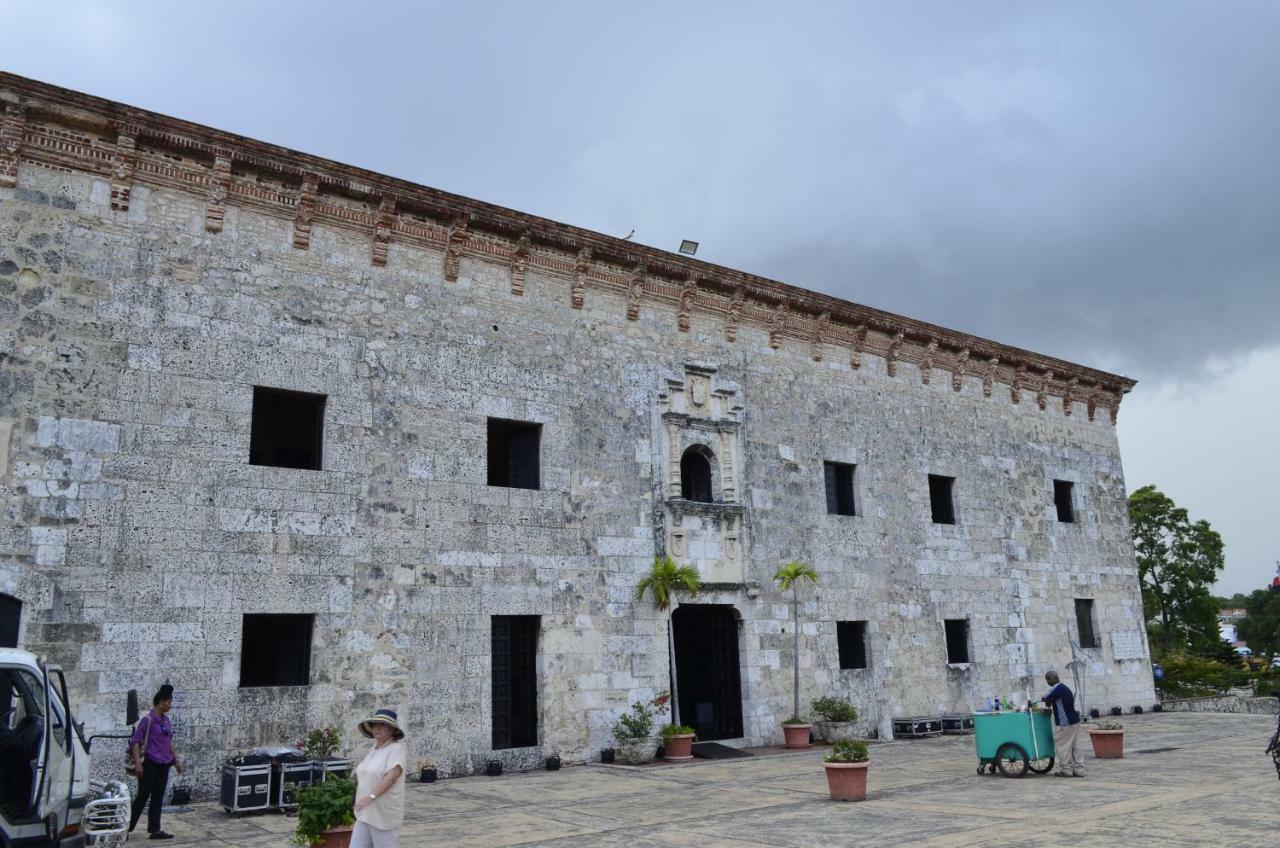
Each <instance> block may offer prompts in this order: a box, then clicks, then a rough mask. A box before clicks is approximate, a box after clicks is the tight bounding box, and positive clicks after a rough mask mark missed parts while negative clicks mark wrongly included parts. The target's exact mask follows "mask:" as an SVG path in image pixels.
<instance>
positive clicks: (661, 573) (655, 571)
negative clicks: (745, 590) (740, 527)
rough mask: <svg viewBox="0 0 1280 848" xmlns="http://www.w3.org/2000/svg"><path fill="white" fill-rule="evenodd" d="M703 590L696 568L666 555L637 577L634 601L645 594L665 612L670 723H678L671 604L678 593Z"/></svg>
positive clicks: (642, 598)
mask: <svg viewBox="0 0 1280 848" xmlns="http://www.w3.org/2000/svg"><path fill="white" fill-rule="evenodd" d="M701 588H702V579H701V578H700V577H698V569H696V568H694V567H693V566H692V565H676V563H675V560H673V559H671V557H669V556H660V557H654V558H653V566H652V567H651V568H650V569H649V573H648V574H646V575H645V576H644V577H642V578H640V582H639V583H637V584H636V600H637V601H642V600H644V596H645V595H646V594H648V595H649V596H650V597H652V598H653V605H654V606H655V607H657V608H658V609H659V611H662V612H666V613H667V657H668V660H669V662H670V663H671V691H672V693H673V694H674V695H675V697H674V698H672V708H671V720H672V722H673V723H675V724H679V723H680V692H679V691H678V690H677V689H676V643H675V637H674V634H672V632H671V603H672V601H674V600H675V597H676V594H677V593H679V592H688V593H689V594H690V595H696V594H698V590H699V589H701Z"/></svg>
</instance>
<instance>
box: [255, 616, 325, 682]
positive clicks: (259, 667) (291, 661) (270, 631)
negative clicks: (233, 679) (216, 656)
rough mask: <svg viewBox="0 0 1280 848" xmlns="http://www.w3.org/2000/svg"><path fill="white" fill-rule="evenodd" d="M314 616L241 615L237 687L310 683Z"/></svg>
mask: <svg viewBox="0 0 1280 848" xmlns="http://www.w3.org/2000/svg"><path fill="white" fill-rule="evenodd" d="M314 624H315V616H314V615H259V614H253V615H245V617H244V630H243V632H242V639H241V642H240V685H241V686H242V687H250V686H306V685H307V684H308V683H310V682H311V631H312V628H313V626H314Z"/></svg>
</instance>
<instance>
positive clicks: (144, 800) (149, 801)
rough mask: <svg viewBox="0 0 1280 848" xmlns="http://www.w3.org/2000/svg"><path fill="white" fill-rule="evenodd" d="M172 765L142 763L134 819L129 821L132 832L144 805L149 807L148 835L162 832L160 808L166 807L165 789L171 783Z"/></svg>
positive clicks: (146, 761)
mask: <svg viewBox="0 0 1280 848" xmlns="http://www.w3.org/2000/svg"><path fill="white" fill-rule="evenodd" d="M172 765H173V764H172V763H153V762H151V761H150V760H143V761H142V777H141V778H139V779H138V794H137V795H136V796H135V797H134V799H133V817H132V818H131V819H130V820H129V830H130V832H132V831H133V829H134V828H135V827H137V826H138V819H140V818H142V808H143V806H144V805H148V806H147V833H159V832H160V808H161V807H163V806H164V788H165V786H166V785H167V784H168V783H169V768H170V766H172Z"/></svg>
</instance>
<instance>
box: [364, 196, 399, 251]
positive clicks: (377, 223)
mask: <svg viewBox="0 0 1280 848" xmlns="http://www.w3.org/2000/svg"><path fill="white" fill-rule="evenodd" d="M395 217H396V201H395V199H394V198H392V197H391V196H390V195H387V194H384V195H383V196H382V199H381V200H379V201H378V217H377V218H376V219H375V220H374V222H373V250H372V253H371V254H370V261H372V262H373V264H374V265H376V266H378V267H379V268H381V267H383V266H384V265H386V264H387V249H388V248H390V247H391V230H392V228H393V225H394V223H395Z"/></svg>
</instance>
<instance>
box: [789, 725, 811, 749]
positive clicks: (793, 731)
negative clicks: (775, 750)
mask: <svg viewBox="0 0 1280 848" xmlns="http://www.w3.org/2000/svg"><path fill="white" fill-rule="evenodd" d="M811 726H812V725H808V724H784V725H782V735H783V736H785V737H786V738H787V747H788V748H808V747H809V728H810V727H811Z"/></svg>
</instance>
